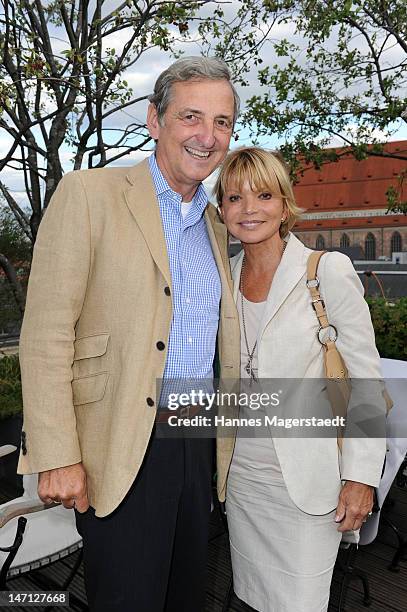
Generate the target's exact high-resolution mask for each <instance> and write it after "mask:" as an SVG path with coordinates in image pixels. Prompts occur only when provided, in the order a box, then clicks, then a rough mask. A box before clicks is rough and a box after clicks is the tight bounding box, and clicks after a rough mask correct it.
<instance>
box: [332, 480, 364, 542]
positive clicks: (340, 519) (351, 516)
mask: <svg viewBox="0 0 407 612" xmlns="http://www.w3.org/2000/svg"><path fill="white" fill-rule="evenodd" d="M372 508H373V487H371V486H369V485H366V484H363V483H361V482H353V481H352V480H347V481H346V483H345V485H344V486H343V487H342V491H341V494H340V495H339V501H338V506H337V508H336V516H335V522H336V523H341V524H340V526H339V527H338V531H342V532H343V531H356V530H357V529H360V528H361V526H362V524H363V523H364V522H365V520H366V517H367V516H368V514H369V512H371V510H372Z"/></svg>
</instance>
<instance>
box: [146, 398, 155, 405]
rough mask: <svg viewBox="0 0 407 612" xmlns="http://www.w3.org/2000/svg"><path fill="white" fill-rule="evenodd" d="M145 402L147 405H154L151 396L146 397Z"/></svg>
mask: <svg viewBox="0 0 407 612" xmlns="http://www.w3.org/2000/svg"><path fill="white" fill-rule="evenodd" d="M146 402H147V404H148V406H154V400H153V398H152V397H148V398H147V399H146Z"/></svg>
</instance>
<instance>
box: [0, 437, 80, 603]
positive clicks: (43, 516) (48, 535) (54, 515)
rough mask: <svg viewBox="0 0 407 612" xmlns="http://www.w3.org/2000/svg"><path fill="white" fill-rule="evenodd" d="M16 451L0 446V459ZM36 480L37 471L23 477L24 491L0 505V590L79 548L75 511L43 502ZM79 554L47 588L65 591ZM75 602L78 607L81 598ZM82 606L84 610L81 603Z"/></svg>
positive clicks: (77, 563) (75, 569)
mask: <svg viewBox="0 0 407 612" xmlns="http://www.w3.org/2000/svg"><path fill="white" fill-rule="evenodd" d="M15 450H16V449H15V447H12V446H10V445H8V446H6V447H4V446H2V447H0V458H1V457H2V456H4V455H5V454H8V453H10V452H14V451H15ZM37 483H38V475H37V474H32V475H30V476H24V478H23V486H24V494H23V495H22V496H21V497H19V498H17V499H13V500H11V501H9V502H6V503H5V504H2V505H0V590H3V589H6V588H7V587H6V580H10V579H12V578H15V577H17V576H21V575H23V574H26V575H27V574H28V573H29V572H32V571H33V570H36V569H38V568H43V567H45V566H47V565H49V564H50V563H53V562H54V561H58V560H59V559H62V558H63V557H66V556H68V555H71V554H72V553H74V552H76V551H77V550H79V549H81V548H82V539H81V537H80V535H79V534H78V532H77V530H76V525H75V513H74V511H73V510H67V509H65V508H64V507H63V506H62V505H60V504H50V505H46V504H44V503H43V502H42V501H41V500H40V498H39V497H38V494H37ZM81 557H82V555H81V554H80V555H79V556H78V559H77V561H76V563H75V564H74V566H73V568H72V571H70V573H69V576H68V577H67V578H66V580H64V583H63V584H62V585H56V584H50V585H49V586H48V588H49V589H55V588H57V590H62V591H65V590H67V587H68V586H69V584H70V582H71V581H72V579H73V577H74V575H75V573H76V571H77V569H78V567H79V565H80V562H81ZM41 586H42V587H43V588H44V585H41ZM71 597H72V595H71ZM75 599H76V598H75ZM76 603H77V604H78V605H80V606H81V602H80V600H77V601H76ZM81 607H82V609H86V608H85V606H83V604H82V606H81Z"/></svg>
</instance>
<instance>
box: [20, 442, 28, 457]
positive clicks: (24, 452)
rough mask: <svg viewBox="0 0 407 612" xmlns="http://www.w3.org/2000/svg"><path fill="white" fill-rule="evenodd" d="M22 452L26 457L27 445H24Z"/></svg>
mask: <svg viewBox="0 0 407 612" xmlns="http://www.w3.org/2000/svg"><path fill="white" fill-rule="evenodd" d="M21 452H22V453H23V455H26V454H27V449H26V447H25V444H23V445H22V446H21Z"/></svg>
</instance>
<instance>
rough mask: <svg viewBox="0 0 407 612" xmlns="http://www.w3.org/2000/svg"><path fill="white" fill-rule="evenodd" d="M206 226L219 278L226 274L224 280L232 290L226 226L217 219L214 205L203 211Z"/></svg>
mask: <svg viewBox="0 0 407 612" xmlns="http://www.w3.org/2000/svg"><path fill="white" fill-rule="evenodd" d="M205 221H206V227H207V229H208V235H209V240H210V241H211V245H212V250H213V255H214V257H215V261H216V264H217V266H218V269H219V272H220V275H221V278H222V277H224V276H225V275H226V280H227V283H228V285H229V288H230V290H231V291H233V281H232V277H231V274H230V265H229V256H228V235H227V229H226V226H225V225H224V224H223V223H222V221H221V220H220V219H219V216H218V213H217V210H216V208H215V206H213V205H212V204H209V205H208V206H207V208H206V211H205Z"/></svg>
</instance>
